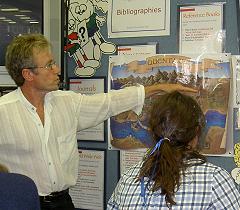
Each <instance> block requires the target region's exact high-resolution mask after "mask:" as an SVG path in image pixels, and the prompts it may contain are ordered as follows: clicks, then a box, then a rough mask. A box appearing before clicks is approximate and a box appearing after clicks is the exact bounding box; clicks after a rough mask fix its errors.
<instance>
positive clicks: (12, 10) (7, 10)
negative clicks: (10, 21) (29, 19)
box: [0, 8, 19, 12]
mask: <svg viewBox="0 0 240 210" xmlns="http://www.w3.org/2000/svg"><path fill="white" fill-rule="evenodd" d="M0 11H1V12H18V11H19V9H18V8H4V9H0Z"/></svg>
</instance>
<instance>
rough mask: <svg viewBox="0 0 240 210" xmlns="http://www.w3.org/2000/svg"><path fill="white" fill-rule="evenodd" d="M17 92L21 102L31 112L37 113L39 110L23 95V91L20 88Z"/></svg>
mask: <svg viewBox="0 0 240 210" xmlns="http://www.w3.org/2000/svg"><path fill="white" fill-rule="evenodd" d="M16 92H17V95H18V98H19V100H20V101H21V102H22V103H23V104H24V105H25V106H26V107H27V108H28V109H30V110H32V111H36V110H37V109H36V107H35V106H33V105H32V104H31V103H30V102H29V101H28V100H27V99H26V98H25V96H24V95H23V92H22V90H21V88H20V87H18V89H17V91H16Z"/></svg>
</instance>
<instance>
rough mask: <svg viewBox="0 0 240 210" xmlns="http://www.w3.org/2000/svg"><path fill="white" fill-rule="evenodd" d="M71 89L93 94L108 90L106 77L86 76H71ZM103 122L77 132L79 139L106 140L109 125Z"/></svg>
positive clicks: (69, 83) (69, 81)
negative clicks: (106, 130) (106, 129)
mask: <svg viewBox="0 0 240 210" xmlns="http://www.w3.org/2000/svg"><path fill="white" fill-rule="evenodd" d="M68 86H69V90H72V91H74V92H77V93H82V94H87V95H92V94H97V93H104V92H106V79H105V77H94V78H93V77H91V78H89V77H86V78H76V77H74V78H69V80H68ZM105 124H106V123H105V122H103V123H101V124H99V125H97V126H95V127H92V128H88V129H85V130H82V131H80V132H78V133H77V138H78V140H79V141H97V142H104V141H105V132H104V130H105V128H106V126H107V125H105Z"/></svg>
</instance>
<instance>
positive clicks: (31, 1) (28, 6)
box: [0, 0, 43, 25]
mask: <svg viewBox="0 0 240 210" xmlns="http://www.w3.org/2000/svg"><path fill="white" fill-rule="evenodd" d="M42 15H43V0H0V24H1V25H2V24H24V25H25V24H26V25H28V24H38V23H41V22H42Z"/></svg>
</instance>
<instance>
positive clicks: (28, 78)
mask: <svg viewBox="0 0 240 210" xmlns="http://www.w3.org/2000/svg"><path fill="white" fill-rule="evenodd" d="M22 76H23V78H24V79H25V80H26V81H32V80H33V76H34V73H33V72H32V71H31V70H30V69H23V70H22Z"/></svg>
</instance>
